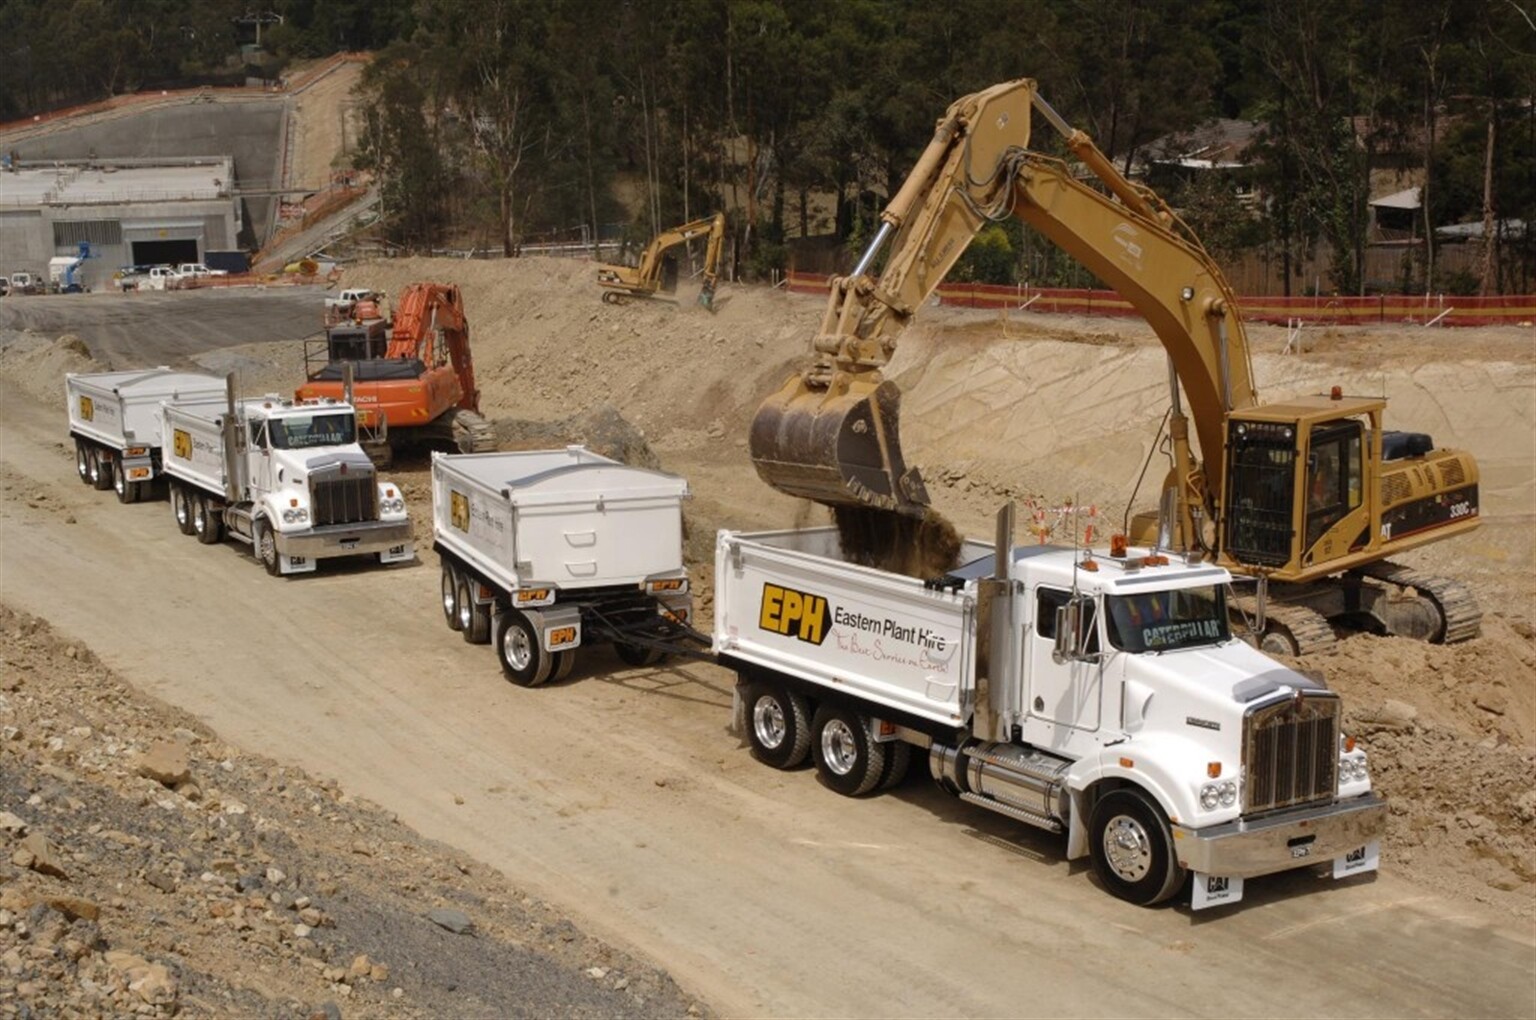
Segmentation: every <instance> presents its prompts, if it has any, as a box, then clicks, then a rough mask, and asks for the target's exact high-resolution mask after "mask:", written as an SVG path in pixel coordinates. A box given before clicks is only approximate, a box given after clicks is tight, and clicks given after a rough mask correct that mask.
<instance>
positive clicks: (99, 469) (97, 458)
mask: <svg viewBox="0 0 1536 1020" xmlns="http://www.w3.org/2000/svg"><path fill="white" fill-rule="evenodd" d="M89 456H90V470H91V488H93V489H95V490H96V491H97V492H106V491H107V490H108V489H110V488H112V462H111V461H110V460H107V459H106V458H105V457H104V456H103V455H102V451H101V450H100V449H98V448H96V447H94V446H93V447H91V450H90V454H89Z"/></svg>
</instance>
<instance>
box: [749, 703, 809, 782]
mask: <svg viewBox="0 0 1536 1020" xmlns="http://www.w3.org/2000/svg"><path fill="white" fill-rule="evenodd" d="M744 700H745V701H746V703H747V743H749V744H751V745H752V756H753V757H754V758H756V759H757V760H758V761H760V762H762V763H763V764H764V765H768V766H771V767H773V768H776V769H792V768H796V767H798V766H800V765H803V764H804V763H805V758H806V755H808V754H810V752H811V721H810V719H811V714H810V709H809V707H808V706H807V705H806V702H805V698H803V697H802V696H800V695H799V694H796V693H795V692H794V691H790V690H786V689H785V688H783V687H781V686H779V685H778V684H770V683H763V682H754V683H750V684H748V685H747V689H746V692H745V698H744Z"/></svg>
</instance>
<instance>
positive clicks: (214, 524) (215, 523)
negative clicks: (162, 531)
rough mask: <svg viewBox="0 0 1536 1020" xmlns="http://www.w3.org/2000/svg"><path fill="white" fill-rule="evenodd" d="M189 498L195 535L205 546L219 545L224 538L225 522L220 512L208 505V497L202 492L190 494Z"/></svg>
mask: <svg viewBox="0 0 1536 1020" xmlns="http://www.w3.org/2000/svg"><path fill="white" fill-rule="evenodd" d="M188 498H189V499H190V500H192V532H193V534H195V535H196V536H197V540H198V541H199V542H201V543H203V544H204V545H217V544H218V542H219V539H221V538H223V537H224V522H223V521H221V520H220V519H219V512H218V511H217V510H215V509H214V508H213V507H211V506H209V505H208V497H207V496H205V495H203V494H202V493H201V492H198V493H190V494H189V495H188Z"/></svg>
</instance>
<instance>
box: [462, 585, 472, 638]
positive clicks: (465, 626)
mask: <svg viewBox="0 0 1536 1020" xmlns="http://www.w3.org/2000/svg"><path fill="white" fill-rule="evenodd" d="M474 625H475V603H474V601H473V600H472V599H471V598H470V596H469V591H468V589H465V588H461V589H460V591H459V629H460V630H470V629H472V628H473V627H474Z"/></svg>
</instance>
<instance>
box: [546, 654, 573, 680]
mask: <svg viewBox="0 0 1536 1020" xmlns="http://www.w3.org/2000/svg"><path fill="white" fill-rule="evenodd" d="M575 665H576V649H574V648H562V649H560V650H559V651H558V652H556V653H555V666H554V670H553V672H552V674H551V676H550V679H551V680H554V681H556V682H559V681H561V680H564V679H565V678H566V677H568V676H570V675H571V670H572V669H573V668H574V667H575Z"/></svg>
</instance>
